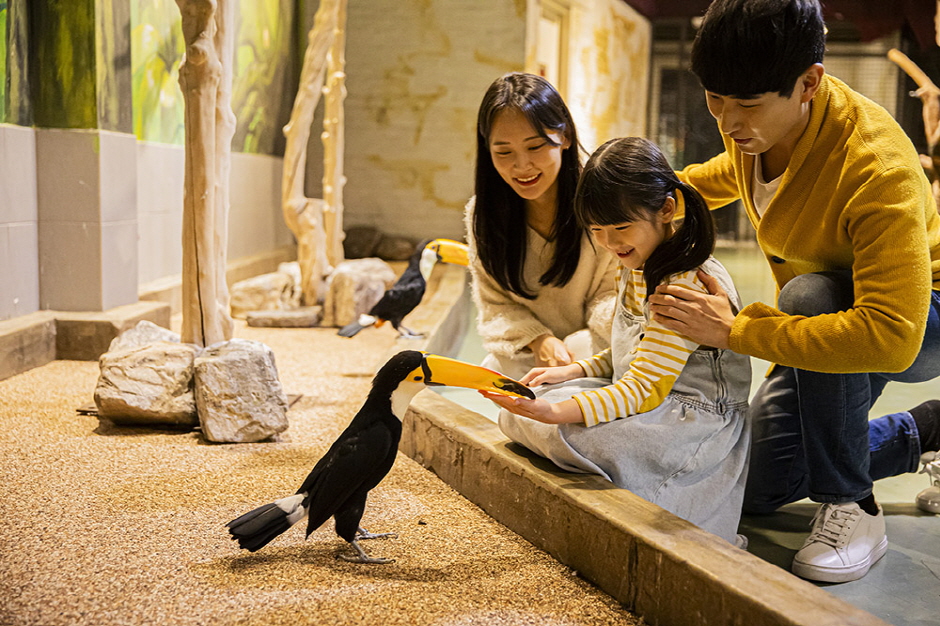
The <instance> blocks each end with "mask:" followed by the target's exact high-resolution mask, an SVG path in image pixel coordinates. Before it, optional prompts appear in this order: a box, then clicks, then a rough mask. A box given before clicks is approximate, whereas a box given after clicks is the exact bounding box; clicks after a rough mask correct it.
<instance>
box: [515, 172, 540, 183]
mask: <svg viewBox="0 0 940 626" xmlns="http://www.w3.org/2000/svg"><path fill="white" fill-rule="evenodd" d="M541 177H542V175H541V174H535V175H534V176H530V177H528V178H516V179H514V180H515V181H516V182H517V183H519V184H520V185H534V184H535V183H536V182H537V181H538V179H539V178H541Z"/></svg>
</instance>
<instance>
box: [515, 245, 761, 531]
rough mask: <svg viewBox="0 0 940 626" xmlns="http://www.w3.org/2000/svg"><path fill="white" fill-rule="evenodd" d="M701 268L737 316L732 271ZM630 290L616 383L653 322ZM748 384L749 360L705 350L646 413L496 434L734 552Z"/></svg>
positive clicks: (550, 391) (565, 386) (566, 390)
mask: <svg viewBox="0 0 940 626" xmlns="http://www.w3.org/2000/svg"><path fill="white" fill-rule="evenodd" d="M701 269H703V270H704V271H705V272H706V273H708V274H710V275H711V276H713V277H715V278H716V279H717V280H718V281H719V283H720V284H721V286H722V288H723V289H724V290H725V292H727V293H728V294H729V297H730V298H731V303H732V305H733V306H734V307H735V309H736V310H740V308H741V301H740V297H739V296H738V294H737V291H736V290H735V288H734V284H733V283H732V282H731V278H730V276H729V275H728V272H727V270H725V268H724V267H723V266H722V265H721V264H720V263H719V262H718V261H717V260H715V259H714V258H709V259H708V260H707V261H706V262H705V263H704V264H702V266H701ZM626 282H627V281H625V280H623V281H621V285H620V289H621V293H620V294H619V296H618V302H619V306H618V308H617V312H616V314H615V316H614V325H613V328H612V333H611V351H612V356H613V364H614V377H615V378H614V380H619V379H620V378H621V377H622V376H623V374H624V372H626V371H627V369H628V368H629V366H630V362H631V361H632V360H633V358H634V356H635V349H636V347H637V344H638V343H639V341H640V337H641V335H642V333H643V332H644V329H645V328H646V326H647V323H648V320H649V306H648V305H647V306H645V307H644V315H643V316H642V317H639V316H635V315H632V314H631V313H630V312H629V311H628V310H627V308H626V307H625V306H624V305H623V302H624V288H625V283H626ZM610 383H611V381H610V380H607V379H603V378H578V379H575V380H570V381H567V382H564V383H559V384H557V385H546V386H543V387H540V388H538V389H536V390H535V392H536V394H537V395H538V396H540V397H542V398H544V399H546V400H548V401H549V402H561V401H562V400H566V399H569V398H570V397H571V396H572V395H574V394H576V393H578V392H580V391H585V390H587V389H594V388H598V387H603V386H606V385H609V384H610ZM750 385H751V366H750V359H749V358H748V357H747V356H743V355H740V354H737V353H735V352H732V351H730V350H717V349H711V348H702V347H699V349H697V350H696V351H695V352H693V353H692V354H691V355H690V356H689V360H688V362H687V363H686V365H685V367H684V368H683V369H682V373H681V374H680V375H679V378H678V379H677V380H676V382H675V385H674V386H673V388H672V391H670V392H669V394H668V395H667V396H666V398H665V400H664V401H663V403H662V404H661V405H659V406H658V407H656V408H655V409H653V410H651V411H648V412H646V413H639V414H636V415H633V416H630V417H625V418H620V419H616V420H613V421H611V422H606V423H601V424H598V425H596V426H591V427H587V426H585V425H584V424H583V423H579V424H561V425H553V424H543V423H541V422H537V421H535V420H531V419H528V418H525V417H520V416H517V415H515V414H513V413H510V412H508V411H506V410H501V411H500V413H499V426H500V429H501V430H502V431H503V433H505V434H506V436H508V437H509V438H510V439H512V440H513V441H515V442H517V443H519V444H521V445H523V446H525V447H526V448H529V449H530V450H532V451H533V452H535V453H537V454H540V455H542V456H544V457H546V458H548V459H550V460H552V461H553V462H554V463H555V464H556V465H558V466H559V467H561V468H562V469H566V470H570V471H574V472H585V473H594V474H600V475H601V476H603V477H604V478H606V479H608V480H610V481H611V482H613V483H614V484H616V485H617V486H619V487H623V488H625V489H629V490H630V491H632V492H633V493H635V494H637V495H638V496H640V497H642V498H645V499H646V500H649V501H650V502H653V503H655V504H657V505H659V506H661V507H663V508H664V509H666V510H668V511H670V512H672V513H674V514H676V515H678V516H679V517H682V518H684V519H686V520H688V521H690V522H692V523H693V524H696V525H697V526H699V527H701V528H704V529H705V530H707V531H709V532H712V533H714V534H716V535H718V536H720V537H722V538H724V539H725V540H727V541H729V542H731V543H735V540H736V537H737V528H738V522H739V520H740V517H741V502H742V499H743V496H744V483H745V480H746V478H747V460H748V447H749V445H750V429H749V427H748V425H747V421H746V415H747V398H748V393H749V391H750Z"/></svg>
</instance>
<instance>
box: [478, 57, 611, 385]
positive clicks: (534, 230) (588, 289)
mask: <svg viewBox="0 0 940 626" xmlns="http://www.w3.org/2000/svg"><path fill="white" fill-rule="evenodd" d="M578 148H579V144H578V135H577V132H576V130H575V126H574V122H573V121H572V119H571V114H570V113H569V112H568V108H567V107H566V106H565V103H564V101H563V100H562V99H561V96H560V95H559V94H558V92H557V91H555V89H554V88H553V87H552V86H551V84H549V83H548V81H546V80H545V79H543V78H541V77H539V76H534V75H532V74H521V73H512V74H506V75H505V76H502V77H500V78H498V79H497V80H496V81H494V82H493V83H492V84H491V85H490V87H489V89H487V91H486V94H485V95H484V97H483V102H482V103H481V105H480V110H479V114H478V117H477V163H476V184H475V193H476V195H475V197H474V198H473V199H471V200H470V202H469V203H468V205H467V211H466V227H467V241H468V244H469V257H470V274H471V279H472V283H471V284H472V293H473V298H474V302H475V304H476V306H477V310H478V319H477V330H478V332H479V334H480V337H481V338H482V339H483V347H484V349H485V350H486V351H487V352H488V355H487V358H486V359H485V360H484V361H483V365H485V366H486V367H490V368H491V369H496V370H499V371H501V372H503V373H504V374H506V375H508V376H512V377H517V378H518V377H521V376H522V375H523V374H525V373H526V372H528V371H529V370H530V369H531V368H532V367H536V366H552V365H565V364H568V363H571V362H572V360H573V355H572V352H575V353H578V352H579V351H580V354H579V356H589V355H591V354H594V352H596V351H597V350H600V349H602V348H604V347H606V346H607V345H609V341H610V320H611V316H612V314H613V310H614V300H615V296H616V289H615V285H614V275H615V273H616V261H615V260H614V259H612V258H610V256H609V255H607V254H605V253H603V252H602V251H598V250H596V249H595V248H594V246H593V245H591V241H590V237H588V236H587V235H586V234H585V233H584V231H583V229H581V228H580V227H579V226H578V223H577V220H576V219H575V216H574V209H573V202H574V193H575V188H576V186H577V182H578V176H579V174H580V172H581V163H580V161H579V159H578ZM566 338H568V343H567V344H566V342H565V339H566ZM579 340H580V344H581V346H583V347H581V348H580V349H579V348H578V342H579Z"/></svg>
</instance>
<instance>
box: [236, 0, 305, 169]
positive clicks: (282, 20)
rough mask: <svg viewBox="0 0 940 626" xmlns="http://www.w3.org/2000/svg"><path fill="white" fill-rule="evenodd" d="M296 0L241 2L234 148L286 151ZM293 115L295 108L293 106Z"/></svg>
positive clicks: (238, 18) (237, 41)
mask: <svg viewBox="0 0 940 626" xmlns="http://www.w3.org/2000/svg"><path fill="white" fill-rule="evenodd" d="M293 5H294V1H293V0H241V2H240V7H239V9H238V17H237V22H238V30H237V33H236V35H235V80H234V85H233V86H232V109H233V110H234V111H235V117H236V118H237V119H238V127H237V128H236V130H235V138H234V140H233V144H232V147H233V148H234V149H235V150H240V151H243V152H258V153H262V154H274V153H276V152H278V151H279V150H283V145H282V139H283V135H282V133H281V127H282V126H283V124H284V123H285V122H286V121H287V120H286V119H281V116H280V114H281V112H282V110H284V106H283V105H284V102H283V95H284V90H285V85H284V80H285V77H286V76H287V65H288V62H289V60H290V35H291V24H292V22H293V16H294V11H293ZM287 111H288V113H287V114H288V115H289V111H290V109H289V108H288V109H287Z"/></svg>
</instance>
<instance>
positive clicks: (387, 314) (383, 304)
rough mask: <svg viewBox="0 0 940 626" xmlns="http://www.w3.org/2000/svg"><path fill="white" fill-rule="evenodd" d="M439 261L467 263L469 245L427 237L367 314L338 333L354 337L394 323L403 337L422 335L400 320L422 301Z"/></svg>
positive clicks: (464, 264)
mask: <svg viewBox="0 0 940 626" xmlns="http://www.w3.org/2000/svg"><path fill="white" fill-rule="evenodd" d="M438 261H442V262H444V263H453V264H455V265H463V266H466V265H467V263H468V261H467V244H465V243H461V242H459V241H454V240H453V239H434V240H428V239H425V240H424V241H423V242H421V243H420V244H419V245H418V247H417V248H415V252H414V254H412V255H411V259H410V260H409V261H408V267H407V268H405V271H404V272H403V273H402V275H401V276H400V277H399V279H398V280H397V281H396V282H395V284H394V285H392V287H391V288H390V289H388V290H387V291H386V292H385V293H384V294H383V295H382V298H381V299H380V300H379V301H378V302H376V303H375V306H373V307H372V308H371V309H370V310H369V312H368V313H367V314H362V315H360V316H359V319H357V320H355V321H353V322H350V323H349V324H346V325H345V326H343V327H342V328H341V329H340V330H339V332H338V333H337V334H339V335H340V336H342V337H354V336H355V335H356V333H358V332H359V331H360V330H362V329H363V328H367V327H369V326H373V325H375V326H381V325H382V324H384V323H385V322H391V323H392V326H393V327H394V328H395V330H397V331H398V333H399V334H400V335H401V336H403V337H408V338H416V337H421V335H420V334H417V333H414V332H412V331H410V330H408V329H407V328H405V327H404V326H402V325H401V321H402V320H403V319H404V317H405V316H406V315H408V314H409V313H411V312H412V311H413V310H414V309H415V307H417V306H418V305H419V304H421V298H423V297H424V291H425V289H427V286H428V278H429V277H430V276H431V271H432V270H433V269H434V264H435V263H437V262H438Z"/></svg>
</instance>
